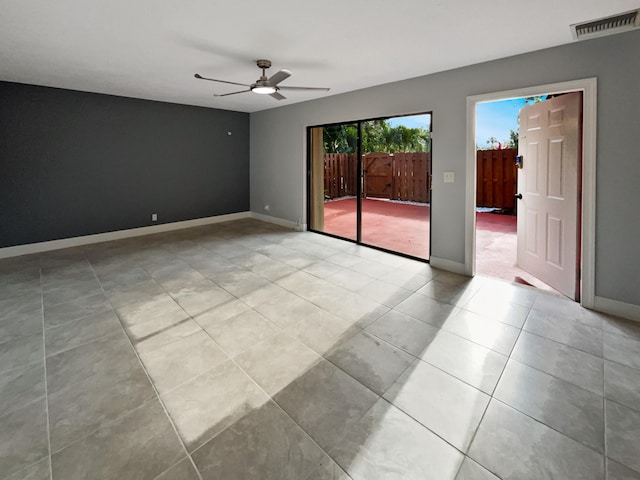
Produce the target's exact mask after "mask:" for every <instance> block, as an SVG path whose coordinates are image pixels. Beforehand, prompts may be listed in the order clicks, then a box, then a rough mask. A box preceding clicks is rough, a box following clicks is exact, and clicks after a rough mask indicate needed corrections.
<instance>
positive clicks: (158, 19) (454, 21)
mask: <svg viewBox="0 0 640 480" xmlns="http://www.w3.org/2000/svg"><path fill="white" fill-rule="evenodd" d="M638 5H639V0H607V1H603V0H536V1H535V2H533V1H529V2H527V1H522V0H484V1H480V0H396V1H390V0H322V1H315V2H308V1H304V0H302V1H301V0H269V1H262V2H258V1H256V0H227V1H221V0H217V1H216V0H206V1H205V0H187V1H184V0H182V1H178V0H0V80H6V81H12V82H21V83H30V84H36V85H46V86H53V87H62V88H69V89H74V90H85V91H89V92H100V93H109V94H114V95H122V96H127V97H136V98H145V99H152V100H162V101H167V102H174V103H183V104H188V105H201V106H205V107H215V108H223V109H227V110H239V111H244V112H255V111H258V110H264V109H267V108H273V107H277V106H282V105H287V104H292V103H296V102H301V101H304V100H309V99H312V98H318V97H321V96H325V95H335V94H338V93H343V92H347V91H351V90H357V89H360V88H364V87H368V86H372V85H378V84H382V83H388V82H392V81H396V80H402V79H406V78H411V77H416V76H420V75H425V74H428V73H433V72H438V71H442V70H448V69H451V68H455V67H461V66H464V65H469V64H473V63H478V62H483V61H486V60H492V59H495V58H501V57H506V56H509V55H514V54H518V53H524V52H529V51H533V50H539V49H542V48H546V47H551V46H554V45H559V44H563V43H569V42H571V41H572V39H571V32H570V29H569V25H570V24H572V23H576V22H581V21H585V20H591V19H595V18H599V17H603V16H606V15H610V14H615V13H619V12H623V11H626V10H631V9H633V8H637V7H638ZM258 58H267V59H270V60H272V61H273V67H272V68H271V69H270V70H269V71H268V75H270V74H273V73H275V72H276V71H277V70H279V69H280V68H289V69H291V70H292V71H293V75H292V76H291V78H289V79H288V80H285V81H284V82H283V83H282V85H295V86H318V87H331V91H330V92H328V93H318V92H313V93H309V92H286V95H287V97H288V98H287V100H282V101H280V102H278V101H277V100H274V99H273V98H271V97H269V96H261V95H257V94H254V93H244V94H240V95H234V96H231V97H224V98H214V97H213V93H214V92H216V93H228V92H232V91H235V90H236V87H234V86H232V85H224V84H214V83H211V82H206V81H202V80H196V79H194V78H193V74H194V73H196V72H198V73H200V74H202V75H204V76H210V77H214V78H220V79H225V80H231V81H235V82H240V83H253V82H254V81H255V80H257V78H258V76H259V73H260V71H259V70H258V68H257V67H256V66H255V60H257V59H258ZM239 89H242V88H239ZM283 93H284V92H283Z"/></svg>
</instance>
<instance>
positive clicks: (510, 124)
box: [388, 98, 526, 147]
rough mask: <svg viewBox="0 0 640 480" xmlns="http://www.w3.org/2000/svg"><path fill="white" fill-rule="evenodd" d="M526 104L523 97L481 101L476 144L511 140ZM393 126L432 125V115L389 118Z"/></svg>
mask: <svg viewBox="0 0 640 480" xmlns="http://www.w3.org/2000/svg"><path fill="white" fill-rule="evenodd" d="M525 105H526V102H525V100H524V99H523V98H517V99H513V100H501V101H499V102H487V103H479V104H478V106H477V108H478V110H477V112H476V144H477V145H478V146H480V147H484V146H487V140H488V139H489V138H490V137H495V138H497V139H498V142H500V143H506V141H508V140H509V131H510V130H514V131H518V113H519V112H520V109H521V108H522V107H524V106H525ZM388 120H389V123H390V124H391V126H393V127H395V126H398V125H404V126H406V127H409V128H416V127H423V128H426V129H428V128H429V127H430V125H431V115H430V114H428V113H426V114H423V115H410V116H406V117H395V118H390V119H388Z"/></svg>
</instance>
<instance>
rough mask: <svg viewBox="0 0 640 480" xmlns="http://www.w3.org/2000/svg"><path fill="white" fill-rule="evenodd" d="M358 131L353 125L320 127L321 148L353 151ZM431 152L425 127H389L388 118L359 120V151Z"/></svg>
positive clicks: (335, 151)
mask: <svg viewBox="0 0 640 480" xmlns="http://www.w3.org/2000/svg"><path fill="white" fill-rule="evenodd" d="M357 138H358V131H357V126H356V125H355V124H341V125H330V126H328V127H324V131H323V139H324V151H325V152H327V153H354V152H355V151H356V149H357ZM428 151H431V132H430V131H429V130H427V129H425V128H421V127H418V128H409V127H406V126H404V125H398V126H396V127H392V126H391V124H390V122H389V121H388V120H370V121H368V122H363V123H362V152H363V153H370V152H388V153H395V152H428Z"/></svg>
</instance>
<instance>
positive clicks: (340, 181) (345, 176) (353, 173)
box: [324, 153, 358, 198]
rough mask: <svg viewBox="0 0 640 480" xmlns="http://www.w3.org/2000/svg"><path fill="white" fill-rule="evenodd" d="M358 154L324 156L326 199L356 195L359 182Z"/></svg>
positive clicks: (326, 154)
mask: <svg viewBox="0 0 640 480" xmlns="http://www.w3.org/2000/svg"><path fill="white" fill-rule="evenodd" d="M357 166H358V165H357V163H356V154H354V153H325V154H324V196H325V198H338V197H346V196H351V195H355V194H356V185H357V181H358V175H357Z"/></svg>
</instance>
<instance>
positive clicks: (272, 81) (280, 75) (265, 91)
mask: <svg viewBox="0 0 640 480" xmlns="http://www.w3.org/2000/svg"><path fill="white" fill-rule="evenodd" d="M256 64H257V65H258V68H261V69H262V75H260V78H259V79H258V80H256V82H255V83H252V84H251V85H249V84H247V83H238V82H229V81H227V80H216V79H215V78H207V77H203V76H202V75H200V74H199V73H196V74H195V75H194V76H195V77H196V78H197V79H199V80H209V81H211V82H220V83H229V84H231V85H241V86H243V87H249V88H248V89H247V90H240V91H239V92H231V93H223V94H221V95H219V94H214V97H228V96H229V95H237V94H238V93H245V92H253V93H259V94H261V95H269V96H271V97H273V98H275V99H276V100H284V99H286V98H287V97H285V96H284V95H282V94H281V93H280V90H284V91H287V90H306V91H310V90H311V91H312V90H316V91H323V92H328V91H329V89H328V88H317V87H289V86H280V85H279V84H280V82H282V81H283V80H286V79H287V78H289V77H290V76H291V70H287V69H286V68H283V69H282V70H280V71H279V72H277V73H275V74H273V75H272V76H271V77H270V78H267V75H266V73H265V71H266V69H267V68H269V67H271V60H258V61H257V62H256Z"/></svg>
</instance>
